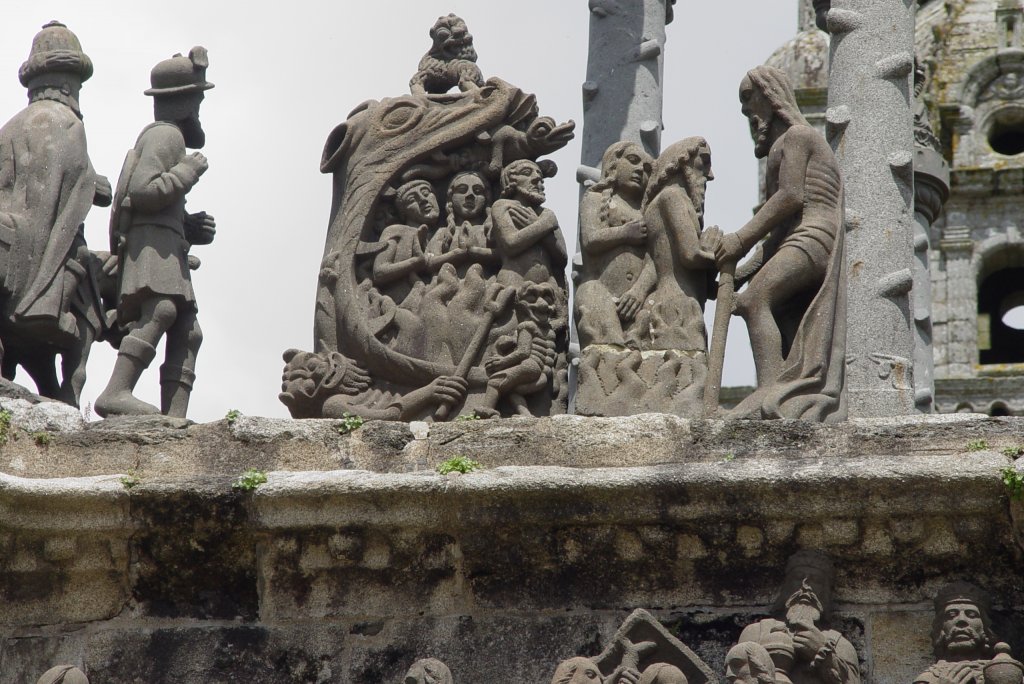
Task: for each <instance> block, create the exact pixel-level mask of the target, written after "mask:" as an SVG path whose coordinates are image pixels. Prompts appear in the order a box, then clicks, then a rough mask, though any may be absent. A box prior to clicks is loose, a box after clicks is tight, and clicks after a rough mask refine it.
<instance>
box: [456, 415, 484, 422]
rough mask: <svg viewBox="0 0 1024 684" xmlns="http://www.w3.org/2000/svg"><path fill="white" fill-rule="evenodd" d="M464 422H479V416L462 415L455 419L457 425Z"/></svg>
mask: <svg viewBox="0 0 1024 684" xmlns="http://www.w3.org/2000/svg"><path fill="white" fill-rule="evenodd" d="M466 420H480V416H478V415H476V414H475V413H463V414H462V415H461V416H459V417H458V418H456V419H455V421H456V422H459V423H461V422H463V421H466Z"/></svg>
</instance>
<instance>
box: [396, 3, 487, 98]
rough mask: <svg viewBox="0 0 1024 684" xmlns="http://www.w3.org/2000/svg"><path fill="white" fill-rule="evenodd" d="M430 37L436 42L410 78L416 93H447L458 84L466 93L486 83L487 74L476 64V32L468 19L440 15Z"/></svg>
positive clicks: (412, 89) (411, 88) (412, 88)
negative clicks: (471, 29)
mask: <svg viewBox="0 0 1024 684" xmlns="http://www.w3.org/2000/svg"><path fill="white" fill-rule="evenodd" d="M430 38H431V39H432V40H433V41H434V44H433V45H432V46H431V48H430V50H429V51H428V52H427V54H425V55H423V59H421V60H420V66H419V71H417V72H416V75H414V76H413V77H412V80H411V81H409V89H410V92H411V93H412V94H413V95H423V94H426V93H430V94H435V95H443V94H444V93H447V92H448V91H449V90H451V89H452V88H454V87H455V86H458V87H459V90H461V91H463V92H465V91H467V90H471V89H474V88H479V87H481V86H482V85H483V84H484V77H483V74H482V73H480V67H478V66H477V65H476V49H475V48H474V47H473V34H471V33H470V32H469V29H468V28H467V27H466V22H464V21H463V20H462V19H461V18H460V17H457V16H455V15H454V14H449V15H448V16H446V17H438V19H437V21H436V22H434V25H433V27H431V29H430Z"/></svg>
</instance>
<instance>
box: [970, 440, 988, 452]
mask: <svg viewBox="0 0 1024 684" xmlns="http://www.w3.org/2000/svg"><path fill="white" fill-rule="evenodd" d="M985 449H988V442H986V441H985V440H983V439H974V440H971V441H970V442H968V443H967V450H968V451H985Z"/></svg>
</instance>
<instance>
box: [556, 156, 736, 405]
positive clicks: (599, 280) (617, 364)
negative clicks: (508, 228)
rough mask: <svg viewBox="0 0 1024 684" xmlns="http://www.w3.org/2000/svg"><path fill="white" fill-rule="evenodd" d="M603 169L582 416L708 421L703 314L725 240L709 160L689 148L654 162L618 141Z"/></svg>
mask: <svg viewBox="0 0 1024 684" xmlns="http://www.w3.org/2000/svg"><path fill="white" fill-rule="evenodd" d="M601 167H602V168H601V179H600V180H599V181H598V182H597V183H595V184H594V185H592V186H591V187H590V188H589V189H588V190H587V191H586V192H585V193H584V196H583V199H582V200H581V203H580V243H581V250H582V266H581V268H580V270H579V275H578V281H577V283H576V299H575V319H576V328H577V331H578V333H579V339H580V347H581V350H582V351H581V359H580V375H579V385H578V390H577V395H576V412H577V413H579V414H583V415H601V416H618V415H631V414H634V413H642V412H645V411H658V412H666V413H676V414H678V415H683V416H690V417H699V416H700V414H701V411H702V400H703V395H704V384H705V381H706V376H707V367H708V363H707V331H706V329H705V326H704V304H705V302H706V301H707V299H708V295H709V288H711V287H713V278H714V275H715V272H716V271H715V257H714V251H713V246H714V245H716V244H717V241H718V240H719V238H720V235H721V234H720V231H718V228H717V227H711V228H708V229H707V230H705V229H704V197H705V190H706V185H707V182H708V181H709V180H712V179H713V178H714V174H713V173H712V171H711V149H710V147H709V146H708V144H707V142H706V141H705V140H704V139H703V138H698V137H694V138H687V139H685V140H682V141H679V142H677V143H675V144H673V145H670V146H669V147H668V148H667V149H666V150H665V151H664V152H663V153H662V154H661V155H660V156H659V157H658V159H657V160H652V159H651V158H650V157H649V156H648V155H647V154H646V152H644V150H643V148H642V147H641V146H640V145H638V144H635V143H629V142H620V143H616V144H614V145H612V146H610V147H609V148H608V150H607V151H606V152H605V154H604V157H603V159H602V164H601Z"/></svg>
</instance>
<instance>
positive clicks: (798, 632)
mask: <svg viewBox="0 0 1024 684" xmlns="http://www.w3.org/2000/svg"><path fill="white" fill-rule="evenodd" d="M789 629H790V631H792V632H793V649H794V650H795V651H796V652H797V654H798V655H801V656H803V658H804V659H805V660H812V659H813V658H814V656H815V654H817V653H818V651H820V650H821V647H822V646H824V645H825V644H826V642H828V638H827V637H826V636H825V635H824V634H823V633H822V631H821V630H820V629H818V628H817V627H815V626H814V623H812V622H810V621H805V620H796V621H794V622H791V623H790V624H789Z"/></svg>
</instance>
